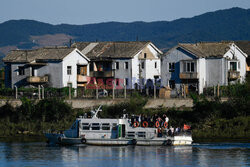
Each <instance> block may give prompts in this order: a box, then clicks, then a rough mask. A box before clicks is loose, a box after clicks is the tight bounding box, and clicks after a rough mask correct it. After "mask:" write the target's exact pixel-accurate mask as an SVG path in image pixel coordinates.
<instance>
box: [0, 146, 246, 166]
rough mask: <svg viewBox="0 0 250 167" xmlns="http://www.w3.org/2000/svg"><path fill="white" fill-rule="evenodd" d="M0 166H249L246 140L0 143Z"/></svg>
mask: <svg viewBox="0 0 250 167" xmlns="http://www.w3.org/2000/svg"><path fill="white" fill-rule="evenodd" d="M0 166H22V167H23V166H98V167H101V166H115V167H117V166H124V167H133V166H140V167H141V166H150V167H152V166H153V167H157V166H161V167H163V166H202V167H206V166H250V143H217V144H194V145H192V146H175V147H160V146H159V147H153V146H151V147H142V146H136V147H133V146H127V147H100V146H74V147H59V146H47V145H46V144H45V143H4V142H1V143H0Z"/></svg>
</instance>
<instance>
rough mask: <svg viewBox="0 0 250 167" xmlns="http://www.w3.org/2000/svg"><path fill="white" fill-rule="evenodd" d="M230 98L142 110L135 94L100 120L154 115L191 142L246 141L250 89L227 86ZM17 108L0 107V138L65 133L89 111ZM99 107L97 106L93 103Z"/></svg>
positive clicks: (45, 104) (57, 103) (56, 105)
mask: <svg viewBox="0 0 250 167" xmlns="http://www.w3.org/2000/svg"><path fill="white" fill-rule="evenodd" d="M228 90H230V93H231V96H230V98H229V99H228V100H227V101H223V100H221V98H219V97H218V98H214V99H206V98H205V97H203V96H198V95H192V96H191V97H192V100H193V102H192V103H193V107H185V106H182V107H175V106H174V107H171V108H169V107H166V106H163V105H160V106H158V107H157V108H145V105H146V104H148V101H149V99H147V98H145V97H142V96H140V95H139V94H134V95H133V96H132V97H131V98H130V99H127V100H126V101H124V102H119V103H117V104H113V105H104V106H103V107H102V112H100V113H99V115H98V116H99V117H102V118H120V117H121V116H122V115H123V114H125V113H126V114H128V115H129V116H131V115H140V114H142V115H144V116H147V117H152V116H153V115H154V114H157V115H158V116H162V115H163V114H166V115H167V116H168V117H169V127H170V126H172V127H183V125H184V124H187V125H190V126H191V128H192V133H193V139H194V140H195V141H196V140H204V139H205V140H206V139H227V140H231V139H232V140H234V139H249V138H250V129H249V122H250V110H249V108H250V85H249V84H243V85H241V84H239V85H234V86H230V89H228ZM21 101H22V104H21V105H20V106H17V107H13V106H12V105H10V104H8V103H6V104H5V105H3V106H2V107H0V127H1V129H0V136H3V137H7V136H19V135H31V136H32V135H38V136H41V135H43V132H44V131H46V130H48V129H52V130H65V129H67V128H69V127H70V126H71V124H72V123H73V122H74V120H75V119H76V118H77V117H79V116H80V115H84V113H86V112H87V114H88V116H91V113H90V112H89V111H90V110H89V109H86V108H84V109H74V108H73V107H72V105H70V104H69V103H66V102H65V101H64V100H62V99H56V98H54V99H53V98H52V99H44V100H40V101H38V102H35V101H32V100H30V99H27V98H23V99H21ZM96 105H97V106H98V105H99V104H97V103H96Z"/></svg>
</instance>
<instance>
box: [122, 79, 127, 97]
mask: <svg viewBox="0 0 250 167" xmlns="http://www.w3.org/2000/svg"><path fill="white" fill-rule="evenodd" d="M123 83H124V98H125V99H126V98H127V90H126V89H127V87H126V86H127V85H126V78H124V82H123Z"/></svg>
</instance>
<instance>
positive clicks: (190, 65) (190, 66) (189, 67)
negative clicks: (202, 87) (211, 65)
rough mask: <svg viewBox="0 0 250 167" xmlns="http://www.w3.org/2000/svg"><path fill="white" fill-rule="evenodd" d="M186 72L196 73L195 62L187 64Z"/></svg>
mask: <svg viewBox="0 0 250 167" xmlns="http://www.w3.org/2000/svg"><path fill="white" fill-rule="evenodd" d="M186 72H194V62H187V63H186Z"/></svg>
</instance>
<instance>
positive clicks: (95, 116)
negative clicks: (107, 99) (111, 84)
mask: <svg viewBox="0 0 250 167" xmlns="http://www.w3.org/2000/svg"><path fill="white" fill-rule="evenodd" d="M101 108H102V105H100V106H99V107H98V109H97V110H95V115H94V116H93V117H92V118H97V114H98V112H99V111H102V109H101Z"/></svg>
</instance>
